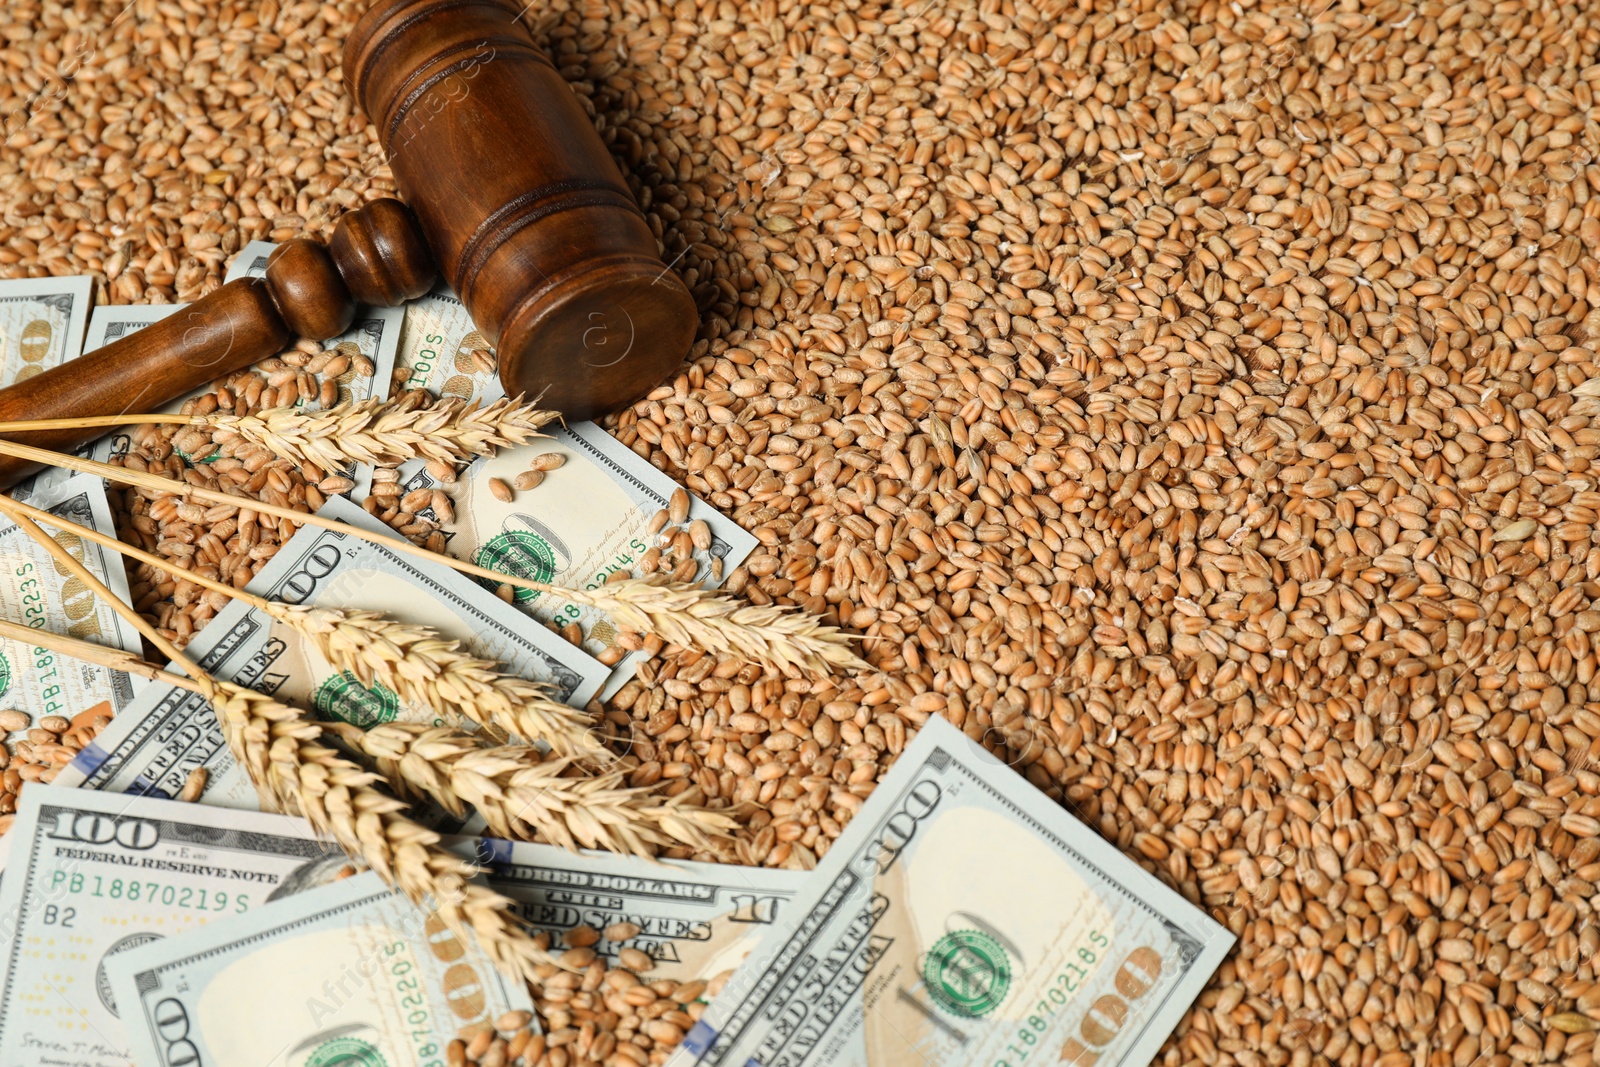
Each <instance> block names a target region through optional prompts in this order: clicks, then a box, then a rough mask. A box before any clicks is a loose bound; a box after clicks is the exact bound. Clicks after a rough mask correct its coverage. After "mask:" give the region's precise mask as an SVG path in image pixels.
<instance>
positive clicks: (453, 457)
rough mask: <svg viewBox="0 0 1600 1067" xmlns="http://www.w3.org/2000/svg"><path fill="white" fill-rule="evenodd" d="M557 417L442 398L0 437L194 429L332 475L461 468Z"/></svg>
mask: <svg viewBox="0 0 1600 1067" xmlns="http://www.w3.org/2000/svg"><path fill="white" fill-rule="evenodd" d="M560 417H561V415H560V413H559V412H555V411H546V410H543V409H541V408H540V407H539V406H538V403H537V401H535V402H532V403H528V402H525V401H524V400H523V399H522V398H521V397H517V398H516V399H509V398H502V399H500V400H496V401H494V402H493V403H491V404H488V405H486V406H482V407H480V406H478V405H477V404H475V403H474V404H469V403H467V402H466V401H463V400H460V399H458V398H456V397H446V398H443V399H440V400H436V401H434V402H433V403H431V404H424V405H417V404H416V403H415V402H413V401H411V400H409V399H405V400H393V401H391V400H379V399H370V400H354V401H345V402H344V403H342V404H336V405H335V406H333V407H331V408H324V409H322V410H320V411H302V410H300V409H298V408H292V407H278V408H266V409H264V410H262V411H258V412H256V413H254V414H251V415H228V414H220V413H212V414H210V415H165V414H149V415H107V416H100V417H91V418H77V419H25V420H21V421H16V422H0V434H5V433H23V432H31V431H37V430H57V429H92V428H97V427H107V426H132V425H138V424H141V423H159V424H164V425H173V426H195V427H199V428H202V429H206V430H209V431H211V432H212V433H213V434H218V435H223V436H229V435H231V436H234V437H238V438H241V439H243V440H245V441H248V442H249V443H251V444H254V445H259V446H261V447H262V448H265V449H267V450H268V451H269V452H271V453H272V454H273V455H275V456H279V457H281V458H283V459H286V460H288V461H290V462H291V463H295V464H304V463H314V464H316V465H317V466H319V467H321V468H322V469H323V470H338V469H341V468H343V467H346V466H348V465H349V464H351V463H372V464H376V465H381V466H393V465H396V464H400V463H404V462H405V461H406V460H409V459H433V460H439V461H440V462H444V463H465V462H468V461H470V460H472V459H473V458H475V457H477V456H490V455H493V454H494V453H495V452H496V451H497V450H498V449H501V448H507V447H514V446H516V445H522V444H526V443H527V442H529V441H531V440H533V439H534V438H536V437H541V436H543V434H541V433H540V432H539V431H540V429H541V428H543V427H545V426H548V425H549V424H550V423H552V422H554V421H555V420H557V419H559V418H560Z"/></svg>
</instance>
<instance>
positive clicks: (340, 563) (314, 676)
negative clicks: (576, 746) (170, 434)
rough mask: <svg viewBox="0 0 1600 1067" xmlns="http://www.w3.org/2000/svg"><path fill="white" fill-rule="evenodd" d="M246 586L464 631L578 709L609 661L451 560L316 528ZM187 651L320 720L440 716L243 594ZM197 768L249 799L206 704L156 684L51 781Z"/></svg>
mask: <svg viewBox="0 0 1600 1067" xmlns="http://www.w3.org/2000/svg"><path fill="white" fill-rule="evenodd" d="M318 514H320V515H322V516H324V517H326V518H332V519H338V520H340V521H342V522H346V523H350V524H352V525H355V526H361V527H364V528H366V529H369V530H372V531H374V532H378V533H383V534H386V535H390V534H392V531H390V530H389V529H388V528H387V527H385V526H383V525H382V524H381V523H379V522H378V521H377V520H376V519H374V518H373V517H372V516H370V515H368V514H367V513H366V512H365V511H363V510H362V509H360V508H358V507H356V506H355V505H354V504H351V503H350V502H348V501H346V500H340V499H335V500H330V501H328V503H327V504H326V505H324V506H323V508H322V510H321V511H320V512H319V513H318ZM248 588H249V590H250V591H251V592H253V593H258V594H260V595H261V596H264V597H267V598H268V599H271V600H278V601H282V602H285V603H290V604H308V605H316V606H320V607H328V608H352V609H366V610H371V611H382V612H385V613H387V614H388V615H389V616H390V617H392V618H396V619H399V620H401V621H403V622H410V623H419V624H423V625H427V626H431V627H433V628H434V629H435V630H438V631H439V632H440V633H442V634H444V635H445V636H446V637H452V638H456V639H459V640H460V641H461V642H462V643H463V645H464V646H465V647H466V648H467V650H468V651H469V652H471V653H472V654H474V655H477V656H481V657H483V658H485V659H490V660H493V661H495V662H497V663H500V664H501V665H502V669H503V670H504V671H506V672H507V673H510V674H515V675H519V676H521V677H524V678H530V679H533V680H534V681H539V682H545V683H547V684H548V685H549V686H550V689H551V695H552V696H553V697H554V698H555V699H557V700H561V701H563V702H565V703H568V704H572V705H574V706H576V707H582V706H583V705H585V704H586V703H588V701H589V700H590V698H592V697H593V696H594V695H595V694H596V693H597V692H598V691H599V688H600V684H601V682H602V681H604V679H605V675H606V668H605V667H604V666H602V665H601V664H600V663H599V662H597V661H596V660H594V659H593V658H591V657H590V656H588V655H587V654H586V653H584V652H583V651H582V650H581V649H578V648H576V647H574V646H573V645H571V644H568V643H567V642H566V641H563V640H562V639H561V638H560V637H558V636H557V635H555V634H553V633H551V632H550V631H549V630H547V629H545V628H544V627H542V626H537V625H529V623H528V620H527V619H526V618H524V617H523V616H522V615H521V614H519V613H518V612H517V611H516V610H515V609H513V608H512V607H511V606H510V605H508V604H506V603H504V602H503V601H501V600H500V599H499V598H498V597H496V596H495V595H494V594H492V593H490V592H488V591H487V590H485V589H483V588H482V587H480V586H479V585H477V584H476V583H474V582H472V581H471V580H470V579H467V578H464V577H462V576H461V575H459V574H457V573H456V572H454V571H452V570H450V569H449V568H446V567H443V566H439V565H436V564H433V563H429V562H426V561H424V560H420V559H418V558H417V557H415V556H411V555H407V554H405V553H403V552H400V551H399V550H397V549H394V548H389V547H386V546H384V545H378V544H374V543H372V542H370V541H365V540H361V539H359V538H355V537H351V536H349V535H347V534H340V533H335V532H333V531H330V530H324V529H321V528H319V527H315V526H305V527H302V528H301V530H300V532H299V533H297V534H295V536H294V537H292V538H291V539H290V540H289V542H288V544H286V545H284V546H283V547H282V548H280V549H279V550H278V553H277V554H276V555H275V556H274V557H273V558H272V561H271V563H269V564H268V565H267V566H266V567H265V568H263V569H262V571H261V573H259V574H257V575H256V577H255V579H254V580H253V581H251V583H250V585H249V587H248ZM186 651H187V652H188V654H189V655H190V656H191V657H193V658H194V659H195V661H196V662H198V663H199V664H200V665H201V666H202V667H203V668H205V669H206V670H207V671H209V672H210V673H211V674H213V675H216V676H219V677H222V678H226V679H228V680H230V681H233V682H237V683H239V684H240V685H246V686H249V687H251V688H254V689H258V690H260V691H262V692H265V693H269V694H272V695H274V696H277V697H278V698H279V699H282V700H287V701H288V702H290V703H293V704H296V705H298V706H300V707H303V708H307V709H309V710H312V711H314V712H315V713H316V714H317V715H319V716H321V717H323V718H325V719H337V720H340V721H343V722H349V723H353V724H355V725H357V726H362V727H368V726H373V725H375V724H377V723H380V722H390V721H394V720H400V721H408V722H426V723H430V724H431V723H437V722H439V721H440V719H439V718H438V713H437V712H436V711H435V710H434V709H432V708H425V707H415V706H412V705H409V704H406V703H404V702H402V701H401V700H400V699H399V698H398V697H397V696H396V695H395V694H394V693H393V692H391V691H390V690H388V689H387V688H385V687H383V686H381V685H373V686H363V685H361V684H360V683H359V682H358V681H357V680H356V679H355V678H354V677H353V676H352V675H349V674H345V673H342V672H339V671H335V670H334V669H333V668H332V667H331V666H330V665H329V664H328V663H327V661H326V660H324V659H323V658H322V657H321V656H320V655H319V654H318V652H317V651H316V649H315V648H313V647H312V646H311V645H310V643H309V642H307V641H305V640H304V639H303V638H301V637H300V635H299V634H297V633H296V632H294V631H292V630H290V629H288V628H287V627H285V626H284V625H282V624H281V623H279V622H276V621H274V620H273V619H271V618H270V617H268V616H267V615H266V614H265V613H264V612H261V611H259V610H257V609H255V608H252V607H250V606H249V605H248V604H245V603H243V602H242V601H234V602H233V603H232V604H229V605H228V606H227V607H226V608H224V609H223V610H222V611H221V612H219V613H218V614H217V616H216V618H214V619H212V620H211V622H210V623H209V624H207V626H206V627H205V629H203V630H202V631H201V632H200V633H199V634H198V635H197V636H196V637H195V639H194V640H193V641H192V642H191V643H190V644H189V646H188V648H187V650H186ZM195 767H205V768H207V770H208V771H209V776H208V780H207V784H206V789H205V793H204V795H203V799H204V802H205V803H208V804H221V805H226V806H233V807H244V808H254V807H256V806H257V803H258V802H257V799H256V794H255V789H254V787H253V786H251V785H250V783H249V781H248V780H247V779H246V776H245V775H244V773H243V772H242V771H241V770H240V769H239V768H237V767H236V766H235V764H234V762H233V758H232V756H231V755H229V753H228V747H227V744H226V742H225V741H224V740H223V737H222V731H221V729H220V727H219V725H218V724H217V721H216V717H215V716H214V714H213V713H212V710H211V706H210V704H208V703H207V702H206V701H205V700H203V699H202V698H200V697H198V696H196V695H195V694H192V693H189V692H187V691H185V690H182V689H176V688H174V687H172V686H165V685H161V684H160V683H152V684H151V685H149V686H148V687H147V688H146V691H145V693H144V694H142V695H141V697H140V699H139V700H138V701H137V702H136V703H135V704H134V706H132V707H130V708H129V709H128V711H127V712H125V713H124V714H123V715H120V716H118V717H117V718H116V719H115V720H114V721H113V722H112V724H111V726H110V727H108V728H107V729H106V731H105V732H104V733H102V734H101V735H100V736H99V737H98V738H96V739H95V741H94V743H92V744H91V745H89V747H87V748H85V749H84V750H83V751H82V752H80V753H79V754H78V757H77V758H76V759H75V760H73V762H72V763H71V764H69V765H68V766H67V767H66V768H65V769H63V770H62V772H61V775H60V776H59V777H58V778H57V781H60V782H63V783H64V784H73V785H75V784H79V783H81V784H83V785H85V786H87V787H88V788H90V789H100V790H110V791H113V792H119V793H120V792H133V793H152V794H155V795H159V796H176V795H177V794H178V792H179V791H180V790H181V789H182V788H183V783H184V782H185V780H186V779H187V778H188V775H189V772H190V771H191V770H193V769H194V768H195Z"/></svg>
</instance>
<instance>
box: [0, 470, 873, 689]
mask: <svg viewBox="0 0 1600 1067" xmlns="http://www.w3.org/2000/svg"><path fill="white" fill-rule="evenodd" d="M0 455H5V456H14V457H16V458H18V459H23V460H27V461H28V462H30V463H42V464H46V465H54V466H58V467H64V468H66V469H68V470H75V471H82V472H84V473H86V474H97V475H99V476H100V477H102V478H106V479H109V480H110V481H113V482H116V483H118V484H121V485H131V486H135V487H137V488H140V489H146V490H149V491H151V492H154V493H160V494H166V495H170V496H175V497H178V498H180V499H183V500H191V501H193V500H199V501H204V502H206V503H209V504H228V505H231V506H234V507H241V506H242V507H248V508H250V509H251V510H253V511H256V512H258V513H260V514H262V515H271V516H273V517H274V518H280V519H288V520H289V521H290V522H292V523H295V524H296V525H306V526H316V527H318V528H320V529H324V530H332V531H334V532H335V533H340V534H343V535H345V536H347V537H356V538H360V539H361V540H363V541H370V542H372V543H373V544H376V545H382V546H383V547H385V548H388V549H391V550H393V551H396V552H404V553H406V554H407V555H412V556H416V557H418V558H420V559H426V560H430V561H432V562H434V563H438V564H442V565H443V566H446V567H450V568H452V569H453V570H456V571H459V572H461V573H462V574H469V575H471V576H473V577H475V578H485V579H488V580H489V581H492V582H495V583H498V584H502V585H510V586H512V587H513V588H518V589H531V590H533V591H534V592H536V593H548V594H550V595H551V596H554V597H558V598H561V599H564V600H567V601H570V602H572V603H575V604H585V605H588V606H590V607H595V608H599V609H600V610H602V611H607V612H610V611H617V612H620V613H621V614H620V615H619V617H618V618H617V619H615V620H614V621H618V622H620V623H621V624H622V626H623V628H624V629H630V630H639V631H641V632H648V633H657V634H659V635H660V636H662V637H664V638H666V639H667V640H670V641H673V642H675V643H677V644H682V645H685V646H686V647H692V648H699V649H701V650H703V651H707V652H714V653H719V654H720V653H727V652H732V653H735V654H737V655H739V656H742V657H744V658H746V659H749V660H753V661H755V662H758V663H761V664H764V665H765V666H768V667H775V668H778V669H780V670H793V669H795V668H798V667H809V668H811V669H813V670H819V671H826V670H830V669H832V668H834V667H845V668H862V667H865V666H867V664H865V663H864V662H862V660H861V659H859V658H858V657H857V656H856V655H855V653H854V652H852V651H851V650H850V646H849V643H848V642H849V635H847V634H845V633H843V632H842V631H840V630H839V629H838V627H834V626H825V625H823V624H822V623H821V622H820V621H818V620H817V619H816V618H815V617H814V616H811V615H808V614H805V613H803V612H798V611H794V610H792V609H787V608H780V607H756V606H754V605H749V604H740V603H739V602H738V601H735V600H732V599H729V598H728V597H725V596H722V595H720V594H718V593H716V592H714V591H712V590H708V589H702V588H701V587H700V586H697V585H693V584H691V583H688V582H658V581H655V580H646V579H642V578H630V579H626V580H624V581H620V582H616V583H612V584H610V585H606V586H602V587H601V588H600V589H597V590H587V591H586V590H579V589H564V588H562V587H560V586H554V585H549V584H547V583H545V582H536V581H533V580H532V579H529V578H519V577H517V576H515V575H510V574H501V573H500V572H499V571H492V570H489V569H488V568H487V567H480V566H478V565H477V564H475V563H468V562H466V561H465V560H459V559H456V558H455V557H453V556H447V555H444V554H442V553H439V552H430V551H429V550H428V549H426V548H422V547H419V546H417V545H414V544H412V543H411V542H410V541H407V540H404V539H400V538H394V537H388V536H385V535H384V534H376V533H372V532H371V531H370V530H364V529H362V528H361V527H359V526H351V525H350V524H349V523H344V522H339V521H338V520H337V519H328V518H324V517H322V516H320V515H313V514H309V513H307V512H304V511H295V510H294V509H292V508H286V507H279V506H277V505H274V504H268V503H266V502H265V501H258V500H255V499H253V498H240V497H238V496H231V495H229V494H227V493H219V492H216V491H215V490H211V489H202V488H200V487H199V486H196V485H190V484H188V483H187V482H184V481H179V480H177V479H174V478H165V477H162V476H160V475H156V474H147V473H145V472H142V471H131V470H128V469H126V468H123V467H115V466H112V465H111V464H109V463H100V462H97V461H95V460H91V459H82V458H80V457H78V456H71V455H67V454H66V453H63V452H55V451H52V450H50V449H47V448H36V447H34V446H32V445H23V444H18V443H17V442H15V441H6V440H4V439H0ZM242 499H243V500H246V501H248V502H246V503H241V500H242Z"/></svg>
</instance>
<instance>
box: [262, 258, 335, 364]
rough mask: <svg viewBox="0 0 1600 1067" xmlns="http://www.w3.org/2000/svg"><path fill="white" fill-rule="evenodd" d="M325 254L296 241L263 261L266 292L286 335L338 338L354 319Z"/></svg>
mask: <svg viewBox="0 0 1600 1067" xmlns="http://www.w3.org/2000/svg"><path fill="white" fill-rule="evenodd" d="M339 273H340V272H339V270H338V268H337V267H335V266H334V265H333V258H332V257H331V256H329V255H328V250H327V249H326V248H324V247H323V246H322V245H320V244H318V243H317V242H316V241H312V240H309V239H307V238H305V237H296V238H294V239H293V240H290V241H285V242H283V244H281V245H279V246H278V247H277V248H275V249H273V250H272V255H270V256H268V257H267V278H266V281H267V289H268V290H269V291H271V293H272V303H273V306H275V307H276V308H277V309H278V314H279V315H281V316H282V317H283V321H284V323H285V324H286V325H287V326H288V327H289V332H290V333H293V334H294V335H296V336H297V337H310V338H312V339H314V340H317V341H323V340H326V339H327V338H329V337H338V336H339V335H340V334H341V333H344V332H345V330H347V329H349V328H350V323H351V322H353V321H354V320H355V317H356V302H355V300H353V299H352V298H351V296H350V290H349V289H348V288H346V286H345V283H344V279H343V278H341V277H340V276H339Z"/></svg>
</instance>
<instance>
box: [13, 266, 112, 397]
mask: <svg viewBox="0 0 1600 1067" xmlns="http://www.w3.org/2000/svg"><path fill="white" fill-rule="evenodd" d="M93 294H94V279H93V278H90V277H88V276H78V277H70V278H15V279H11V280H8V281H0V386H6V385H15V384H16V383H17V382H25V381H27V380H28V379H29V378H31V377H33V376H34V375H35V374H38V373H39V372H40V371H47V370H49V369H50V368H51V367H56V366H59V365H61V364H62V363H65V362H66V361H67V360H69V359H76V358H77V357H78V354H79V353H80V352H82V351H83V326H84V323H85V322H87V321H88V320H89V301H90V299H91V298H92V296H93Z"/></svg>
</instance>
